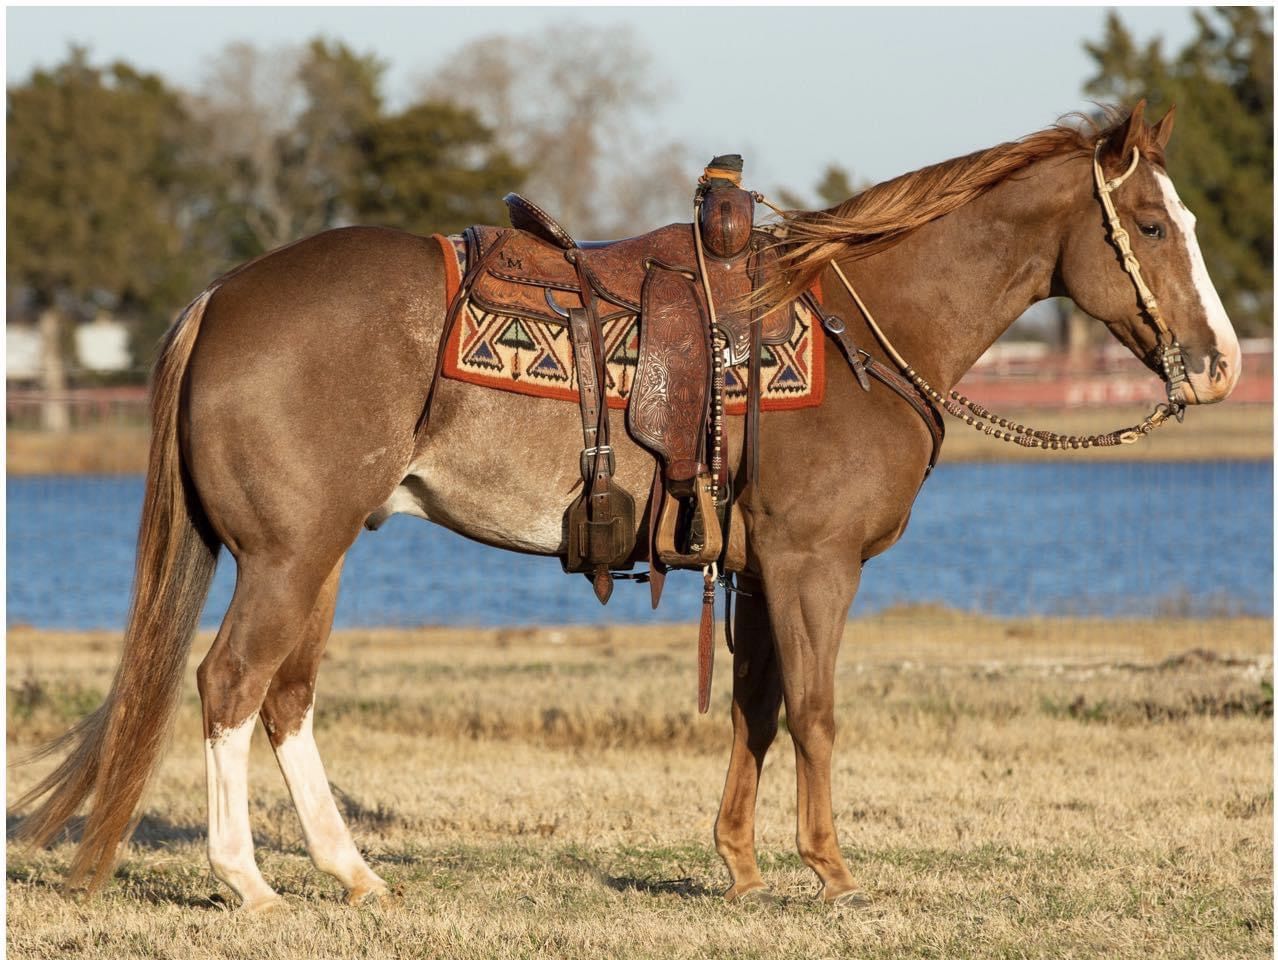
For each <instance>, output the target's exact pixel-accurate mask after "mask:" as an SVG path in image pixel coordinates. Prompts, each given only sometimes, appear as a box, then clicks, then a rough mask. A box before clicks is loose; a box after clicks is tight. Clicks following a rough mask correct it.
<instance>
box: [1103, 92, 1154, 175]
mask: <svg viewBox="0 0 1278 960" xmlns="http://www.w3.org/2000/svg"><path fill="white" fill-rule="evenodd" d="M1146 136H1147V134H1146V132H1145V98H1144V97H1142V98H1141V99H1140V100H1139V101H1137V103H1136V106H1134V107H1132V112H1131V115H1130V116H1128V118H1127V119H1126V120H1124V121H1123V122H1122V123H1121V124H1119V125H1118V126H1117V127H1116V128H1115V129H1114V131H1113V132H1112V133H1111V134H1110V135H1109V140H1108V142H1107V143H1106V144H1105V158H1106V159H1107V160H1108V161H1109V162H1110V163H1112V164H1113V165H1115V166H1124V167H1125V166H1126V165H1127V164H1128V163H1129V162H1130V160H1131V156H1132V148H1133V147H1138V146H1140V145H1141V144H1142V143H1144V142H1145V137H1146Z"/></svg>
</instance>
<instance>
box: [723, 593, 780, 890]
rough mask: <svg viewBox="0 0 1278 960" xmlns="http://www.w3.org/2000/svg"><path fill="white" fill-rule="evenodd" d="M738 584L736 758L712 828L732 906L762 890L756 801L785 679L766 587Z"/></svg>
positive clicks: (734, 705)
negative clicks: (725, 869) (774, 640)
mask: <svg viewBox="0 0 1278 960" xmlns="http://www.w3.org/2000/svg"><path fill="white" fill-rule="evenodd" d="M740 583H741V590H742V593H741V594H740V595H739V597H738V600H739V603H738V605H737V612H736V619H735V620H734V630H733V635H734V644H735V649H734V652H733V655H732V758H731V760H730V761H729V762H728V778H727V782H725V783H724V785H723V801H722V802H721V803H720V805H719V817H718V819H716V820H715V824H714V843H715V847H716V849H718V851H719V856H721V857H722V858H723V862H724V863H725V864H727V867H728V873H729V874H730V875H731V877H732V886H731V887H730V888H729V889H728V892H727V894H726V895H725V896H727V898H728V899H729V900H735V899H736V898H738V897H741V896H744V895H745V894H747V893H751V892H753V891H755V890H761V889H763V887H764V883H763V877H762V876H760V874H759V864H758V862H757V860H756V859H755V854H754V811H755V798H756V797H757V795H758V791H759V773H760V771H762V769H763V758H764V756H765V755H766V754H767V752H768V747H770V746H771V745H772V741H773V739H774V738H775V737H776V735H777V711H778V710H780V708H781V677H780V674H779V673H778V670H777V657H776V650H775V648H774V646H773V643H772V624H771V622H770V621H769V619H768V608H767V604H766V603H765V602H764V599H763V586H762V584H761V583H759V582H758V581H757V580H752V579H747V578H745V577H742V578H741V580H740Z"/></svg>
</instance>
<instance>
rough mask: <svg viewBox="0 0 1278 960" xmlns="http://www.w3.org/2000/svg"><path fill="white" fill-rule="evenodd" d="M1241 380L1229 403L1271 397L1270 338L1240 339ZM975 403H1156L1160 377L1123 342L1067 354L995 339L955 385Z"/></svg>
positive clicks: (1262, 400) (1011, 405) (1002, 405)
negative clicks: (1073, 355)
mask: <svg viewBox="0 0 1278 960" xmlns="http://www.w3.org/2000/svg"><path fill="white" fill-rule="evenodd" d="M1242 348H1243V363H1242V379H1241V380H1239V381H1238V386H1237V387H1236V388H1235V389H1234V392H1233V394H1232V395H1231V396H1230V398H1229V400H1228V402H1229V403H1266V404H1272V403H1273V400H1274V350H1273V341H1272V340H1244V341H1243V343H1242ZM957 389H958V390H959V391H960V392H962V393H964V394H966V395H967V396H969V397H971V398H972V399H973V400H975V401H976V402H977V403H981V404H984V405H986V406H989V407H993V408H994V409H1002V408H1015V407H1056V408H1060V407H1103V406H1119V405H1124V404H1145V403H1157V402H1159V401H1161V400H1164V399H1166V392H1165V391H1164V389H1163V384H1162V381H1161V380H1159V379H1158V376H1157V374H1155V373H1153V372H1152V371H1150V370H1149V369H1148V368H1146V367H1145V366H1144V365H1143V364H1142V363H1141V362H1140V361H1139V360H1137V359H1136V358H1135V357H1133V356H1132V355H1131V353H1130V352H1129V351H1128V350H1127V348H1126V347H1124V346H1122V345H1121V344H1117V343H1115V344H1108V345H1106V346H1105V347H1103V348H1100V349H1097V350H1093V351H1090V352H1088V353H1087V354H1086V355H1085V356H1083V357H1081V358H1079V357H1071V356H1069V355H1068V354H1064V353H1059V352H1054V351H1052V350H1051V349H1050V348H1047V347H1046V346H1045V345H1044V344H1039V343H999V344H995V345H994V346H993V347H991V348H990V350H989V351H987V352H986V354H985V355H984V356H983V357H981V359H980V360H978V361H977V363H976V366H974V367H973V368H972V369H971V370H970V371H969V372H968V374H967V376H966V377H964V378H963V379H962V380H961V381H960V382H959V384H958V386H957Z"/></svg>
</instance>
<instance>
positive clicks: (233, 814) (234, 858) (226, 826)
mask: <svg viewBox="0 0 1278 960" xmlns="http://www.w3.org/2000/svg"><path fill="white" fill-rule="evenodd" d="M256 722H257V714H256V713H254V714H253V715H252V716H251V717H249V718H248V719H247V720H245V721H244V722H243V723H241V724H240V725H239V726H238V727H232V728H230V729H229V730H219V731H217V735H216V736H215V737H213V738H212V739H209V740H205V741H204V759H205V768H206V773H207V776H208V789H209V864H210V865H211V866H212V867H213V873H214V875H215V876H216V877H217V878H218V879H219V880H221V881H222V882H223V883H225V884H226V885H227V886H228V887H230V888H231V889H232V890H234V891H235V892H236V893H237V894H239V896H240V899H241V900H243V901H244V903H243V905H244V906H245V907H247V908H250V909H252V908H254V907H258V906H261V905H262V904H264V903H267V902H269V901H271V900H273V899H275V897H276V896H277V894H276V893H275V891H274V890H272V889H271V888H270V886H269V885H268V884H267V882H266V881H265V880H263V879H262V873H261V871H260V870H258V868H257V863H256V861H254V859H253V833H252V830H251V829H250V827H249V812H248V757H249V742H250V741H251V740H252V737H253V725H254V724H255V723H256Z"/></svg>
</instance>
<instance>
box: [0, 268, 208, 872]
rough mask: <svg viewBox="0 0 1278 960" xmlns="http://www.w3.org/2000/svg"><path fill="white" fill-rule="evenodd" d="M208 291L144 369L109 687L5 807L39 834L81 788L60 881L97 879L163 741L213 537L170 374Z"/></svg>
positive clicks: (187, 347) (131, 823) (31, 837)
mask: <svg viewBox="0 0 1278 960" xmlns="http://www.w3.org/2000/svg"><path fill="white" fill-rule="evenodd" d="M212 292H213V291H212V288H210V289H208V290H205V291H204V292H203V293H202V294H200V296H199V297H197V298H196V299H195V300H194V301H193V302H192V303H191V304H190V306H188V307H187V308H186V310H185V311H183V313H182V314H181V316H179V318H178V320H177V322H176V323H174V324H173V326H172V327H171V328H170V329H169V332H168V334H167V335H166V337H165V340H164V342H163V344H162V345H161V349H160V353H159V357H158V359H157V360H156V363H155V368H154V370H153V372H152V385H151V426H152V433H151V454H150V460H149V464H148V467H147V475H146V493H145V497H144V500H143V506H142V521H141V526H140V529H139V531H138V551H137V569H136V571H135V574H134V585H133V602H132V605H131V608H130V611H129V619H128V626H127V628H126V629H125V633H124V648H123V654H122V656H121V659H120V664H119V666H118V667H117V668H116V673H115V679H114V680H113V681H112V684H111V690H110V692H109V693H108V694H107V698H106V700H105V701H104V702H103V703H102V705H101V706H100V707H98V708H97V709H96V710H95V711H93V713H91V714H89V715H88V716H87V717H85V718H84V719H83V720H81V721H80V722H79V723H77V724H76V725H75V726H74V727H72V728H71V729H70V730H69V731H67V732H66V733H65V734H63V735H62V736H61V737H59V738H58V739H56V740H54V741H52V742H51V743H48V744H46V745H44V746H43V747H41V748H39V749H38V750H37V751H35V753H33V754H32V755H30V756H28V757H24V758H23V759H22V761H21V762H24V763H25V762H30V761H32V760H36V759H40V758H43V757H48V756H52V755H55V754H63V753H65V757H64V759H63V760H62V762H61V763H60V764H59V765H58V767H57V768H56V769H55V770H54V771H53V772H52V773H50V774H49V775H48V776H47V777H45V778H44V779H43V780H41V781H40V782H39V783H38V784H36V786H34V787H33V788H31V790H29V791H28V792H27V793H26V794H25V795H23V796H22V797H21V798H20V799H19V800H18V801H17V802H16V803H15V804H14V806H13V807H12V808H11V811H10V812H14V811H18V810H22V809H23V808H25V807H28V806H29V805H31V804H33V803H36V802H39V806H38V807H36V809H35V810H33V811H32V812H31V813H30V815H29V816H27V817H26V818H24V819H23V820H22V821H21V823H20V825H19V826H18V828H17V830H16V836H17V837H18V839H20V840H24V841H26V842H28V843H30V844H32V845H44V844H46V843H48V842H50V841H51V840H53V839H54V838H55V837H56V836H57V835H58V834H59V832H60V831H62V829H63V828H64V827H65V826H66V825H67V823H68V821H70V820H71V818H72V817H73V816H75V814H76V812H77V811H78V810H79V809H80V806H81V804H83V803H84V802H85V801H86V800H88V799H89V797H90V796H92V798H93V800H92V808H91V810H90V811H89V813H88V816H87V818H86V820H85V824H84V833H83V837H82V839H81V841H80V846H79V849H78V850H77V851H76V854H75V858H74V860H73V861H72V864H71V870H70V875H69V877H68V886H70V887H81V886H84V887H87V888H88V889H90V890H93V889H96V888H97V887H99V886H100V885H101V884H102V883H103V882H104V881H105V880H107V879H108V878H109V876H110V875H111V872H112V869H113V868H114V866H115V860H116V853H117V850H118V849H119V846H120V844H121V842H122V841H124V840H125V839H126V838H127V837H128V836H129V835H130V834H131V833H132V831H133V828H134V827H135V826H136V825H137V821H138V817H137V816H136V815H135V810H136V809H137V807H138V804H139V801H140V800H141V798H142V794H143V792H144V791H145V789H146V786H147V783H148V782H149V780H150V779H151V775H152V773H153V771H154V769H155V767H156V766H157V765H158V763H159V760H160V757H161V754H162V752H163V750H164V747H165V745H166V742H167V740H168V735H169V731H170V728H171V726H172V721H173V716H174V714H175V712H176V709H177V705H178V700H179V695H180V692H181V687H182V678H183V674H184V672H185V669H186V661H187V656H188V654H189V652H190V648H191V642H192V640H193V638H194V636H195V630H196V627H197V626H198V624H199V617H200V611H201V609H202V608H203V606H204V601H205V599H206V597H207V594H208V589H209V584H210V581H211V580H212V578H213V570H214V567H215V566H216V564H217V551H218V543H217V540H216V539H215V538H214V537H213V535H212V534H211V532H210V530H209V527H208V522H207V520H206V519H205V517H204V513H203V510H202V509H201V508H200V506H199V503H198V501H197V500H196V499H195V495H194V491H193V490H192V489H191V487H190V484H189V483H188V482H187V481H186V479H185V478H184V475H183V466H182V454H181V449H180V446H179V442H178V410H179V405H180V400H181V395H182V384H183V380H184V378H185V373H186V368H187V364H188V361H189V359H190V356H191V351H192V348H193V347H194V345H195V340H196V337H197V335H198V334H199V330H200V321H201V319H202V318H203V316H204V310H205V308H206V307H207V305H208V302H209V299H210V297H211V296H212Z"/></svg>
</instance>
